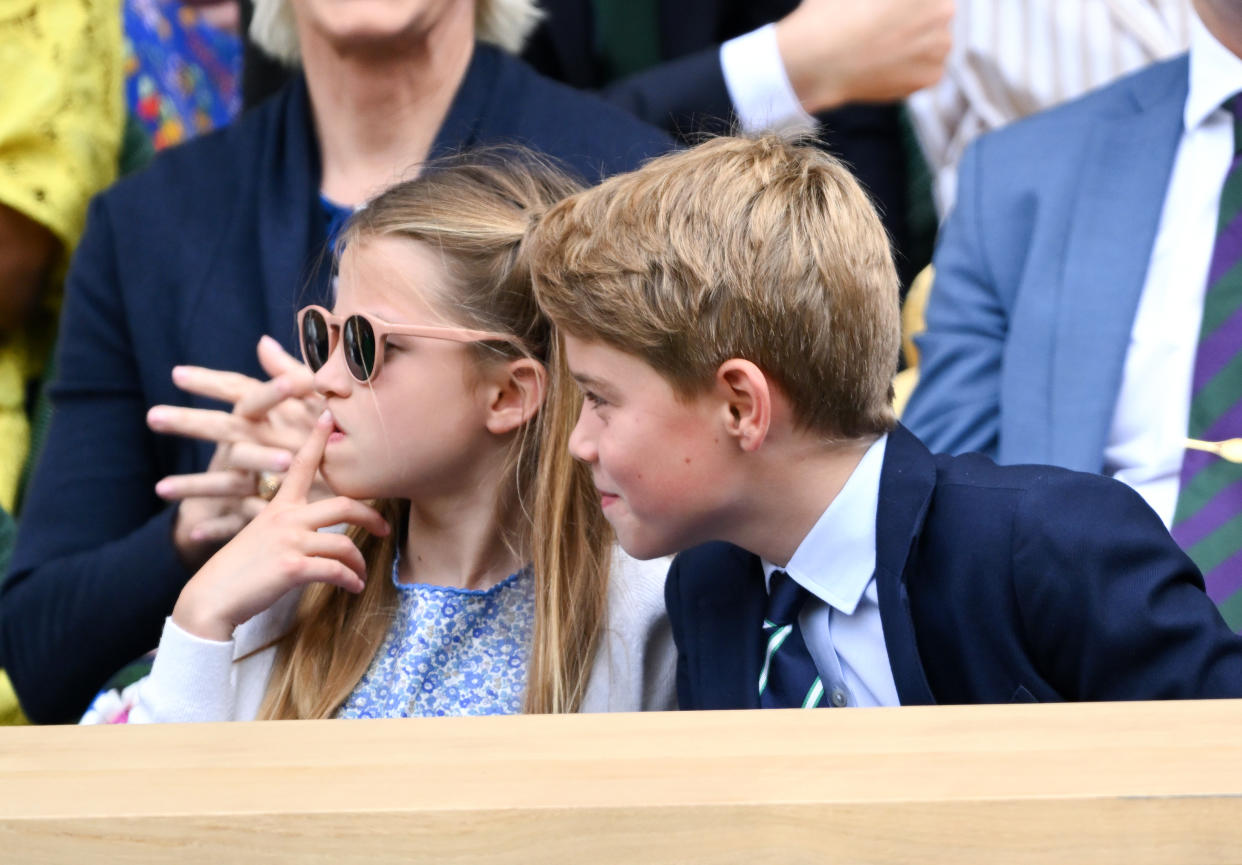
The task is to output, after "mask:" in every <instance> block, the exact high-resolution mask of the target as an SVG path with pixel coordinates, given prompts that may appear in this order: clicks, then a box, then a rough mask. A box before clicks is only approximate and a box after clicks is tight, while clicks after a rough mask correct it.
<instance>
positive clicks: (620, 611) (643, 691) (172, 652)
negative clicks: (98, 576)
mask: <svg viewBox="0 0 1242 865" xmlns="http://www.w3.org/2000/svg"><path fill="white" fill-rule="evenodd" d="M667 570H668V559H654V560H652V561H649V562H640V561H638V560H636V559H633V558H630V557H629V556H627V555H625V554H624V553H622V552H620V551H618V552H617V555H616V557H615V558H614V561H613V572H612V580H611V581H610V584H609V589H608V614H607V625H606V628H605V631H604V634H603V635H602V636H603V640H602V641H601V643H600V647H599V651H598V654H597V655H596V658H595V663H594V666H593V667H592V670H591V677H590V680H589V681H588V683H587V691H586V694H585V695H584V696H583V699H582V711H583V712H637V711H644V710H659V709H673V708H676V697H677V695H676V664H677V650H676V648H675V647H674V645H673V635H672V631H671V629H670V627H669V623H668V616H667V615H666V613H665V610H664V577H665V574H666V572H667ZM298 597H299V593H298V592H290V593H289V594H288V595H286V596H285V597H283V598H281V599H280V600H279V601H278V602H277V603H276V604H274V605H273V606H272V607H271V608H269V609H268V610H266V611H264V612H263V613H260V614H259V615H257V616H255V617H254V618H253V619H251V620H250V621H248V622H246V623H245V624H243V625H241V626H239V627H238V628H237V629H236V631H234V633H233V639H232V640H229V641H226V642H216V641H214V640H204V639H201V638H199V637H196V636H193V635H192V634H189V633H186V632H185V631H183V630H182V629H181V628H179V627H177V625H176V624H175V623H174V622H173V620H172V619H171V618H169V619H167V620H166V621H165V622H164V633H163V636H162V637H161V638H160V647H159V651H158V652H157V653H156V655H155V664H154V666H153V667H152V668H151V674H150V675H149V676H147V677H146V678H145V679H142V680H141V681H140V682H138V683H137V684H136V685H134V686H133V688H134V693H135V694H136V697H137V702H136V703H135V704H134V706H133V708H132V709H131V710H130V713H129V723H131V724H135V723H163V722H188V721H250V720H253V719H254V717H255V715H257V714H258V711H259V705H260V704H261V703H262V702H263V695H264V694H265V693H266V691H267V682H268V679H269V678H270V677H271V673H272V663H273V661H274V659H275V656H276V649H275V647H271V648H268V649H264V650H263V651H262V652H259V653H258V654H255V655H252V656H251V657H249V658H246V659H245V660H243V661H235V660H234V659H236V658H240V657H242V656H244V655H246V654H248V653H250V652H253V651H254V650H255V649H257V648H259V647H260V646H262V645H264V644H266V643H269V642H271V641H272V640H274V639H275V638H277V637H279V636H280V635H281V634H283V633H284V631H285V629H286V628H287V627H288V624H289V622H290V620H291V619H292V617H293V613H294V610H295V609H296V607H297V601H298Z"/></svg>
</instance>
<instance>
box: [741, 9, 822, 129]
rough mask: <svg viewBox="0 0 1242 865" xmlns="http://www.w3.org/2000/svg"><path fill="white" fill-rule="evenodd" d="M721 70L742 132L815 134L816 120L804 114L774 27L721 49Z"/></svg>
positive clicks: (762, 28) (760, 29) (759, 30)
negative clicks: (769, 131)
mask: <svg viewBox="0 0 1242 865" xmlns="http://www.w3.org/2000/svg"><path fill="white" fill-rule="evenodd" d="M720 68H721V71H723V72H724V79H725V87H726V88H727V89H728V91H729V99H730V100H732V102H733V112H734V113H735V114H736V115H737V119H738V123H739V124H740V125H741V127H742V131H743V132H761V131H765V130H772V131H775V132H785V133H795V132H813V131H814V130H815V118H814V117H812V116H811V115H809V114H807V113H806V111H805V110H803V108H802V103H801V102H799V101H798V96H797V94H795V93H794V89H793V85H792V84H790V83H789V75H788V74H787V73H786V72H785V61H783V60H782V59H781V52H780V48H779V46H778V45H777V44H776V25H775V24H768V25H765V26H763V27H760V28H759V29H758V30H752V31H751V32H750V33H747V34H745V35H743V36H738V37H737V38H735V39H730V40H729V41H728V42H725V43H724V44H723V45H721V46H720Z"/></svg>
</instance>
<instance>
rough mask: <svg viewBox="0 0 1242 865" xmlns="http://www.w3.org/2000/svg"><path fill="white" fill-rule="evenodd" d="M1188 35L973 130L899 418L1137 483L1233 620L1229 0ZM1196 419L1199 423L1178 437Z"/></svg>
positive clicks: (976, 444)
mask: <svg viewBox="0 0 1242 865" xmlns="http://www.w3.org/2000/svg"><path fill="white" fill-rule="evenodd" d="M1194 8H1195V10H1196V11H1197V13H1198V17H1197V18H1193V19H1192V20H1191V23H1190V52H1189V55H1188V56H1187V55H1183V56H1180V57H1178V58H1175V59H1173V60H1169V61H1166V62H1164V63H1160V64H1157V65H1155V66H1152V67H1149V68H1147V69H1144V70H1142V71H1140V72H1137V73H1134V74H1132V75H1130V76H1128V77H1126V78H1124V79H1122V80H1121V81H1119V82H1118V83H1116V84H1114V85H1112V86H1110V87H1107V88H1105V89H1103V90H1099V91H1096V92H1094V93H1092V94H1090V95H1088V96H1086V97H1084V98H1082V99H1080V100H1078V101H1076V102H1073V103H1070V104H1068V105H1065V106H1062V107H1060V108H1057V109H1053V110H1051V111H1048V112H1045V113H1042V114H1039V115H1036V116H1034V117H1031V118H1028V119H1026V120H1024V121H1021V122H1018V123H1015V124H1013V125H1012V126H1009V127H1007V128H1005V129H1002V130H1000V131H998V132H995V133H991V134H989V135H984V136H983V137H981V138H979V139H978V140H977V141H976V142H975V143H974V144H972V145H971V146H970V147H968V148H967V150H966V154H965V156H964V157H963V159H962V163H961V169H960V172H959V179H958V193H957V204H956V206H955V208H954V210H953V212H952V214H951V215H950V217H949V219H948V221H947V223H946V224H945V228H944V231H943V233H942V239H941V243H940V246H939V248H938V250H937V253H936V279H935V284H934V286H933V288H932V291H931V299H930V302H929V305H928V308H927V332H926V333H925V334H923V336H922V337H921V338H919V339H918V343H919V349H920V352H921V362H920V374H921V377H920V381H919V384H918V387H917V389H916V390H915V392H914V394H913V396H912V398H911V401H910V403H909V405H908V407H907V408H906V411H905V414H904V415H903V422H904V423H906V425H907V426H909V427H910V428H911V429H912V430H913V431H914V432H915V433H917V434H918V435H919V436H920V437H921V438H922V439H923V440H924V441H925V442H926V443H927V444H928V445H929V446H930V447H931V448H932V449H933V450H938V451H946V452H952V453H957V452H962V451H970V450H979V451H983V452H984V453H987V454H989V455H991V456H993V457H995V458H996V459H997V460H998V461H1000V462H1002V463H1048V464H1052V465H1060V466H1067V467H1069V468H1073V469H1079V470H1083V471H1091V472H1103V473H1105V474H1108V475H1112V476H1114V477H1116V478H1118V479H1119V480H1122V481H1125V482H1126V483H1128V484H1130V485H1131V486H1133V487H1134V488H1135V489H1136V490H1138V492H1139V493H1141V494H1142V495H1143V497H1144V498H1145V499H1146V500H1147V502H1148V504H1150V505H1151V506H1152V508H1153V509H1154V510H1155V511H1156V512H1157V513H1158V514H1159V515H1160V516H1161V517H1162V518H1163V519H1164V521H1165V523H1166V524H1167V525H1169V526H1170V528H1171V530H1172V532H1173V536H1174V538H1176V539H1177V540H1178V542H1179V543H1181V544H1182V546H1183V548H1184V549H1186V551H1187V552H1188V553H1189V554H1190V557H1191V558H1192V559H1194V560H1195V563H1196V564H1197V565H1199V567H1200V568H1201V569H1202V570H1203V572H1204V577H1205V580H1206V583H1207V589H1208V594H1209V595H1210V596H1211V597H1212V598H1213V599H1214V600H1215V601H1216V602H1217V604H1218V605H1219V606H1220V609H1221V612H1222V613H1223V614H1224V616H1225V619H1226V621H1228V622H1229V623H1230V625H1231V626H1232V627H1233V628H1234V629H1235V630H1236V629H1239V628H1242V591H1240V590H1242V552H1240V550H1242V528H1240V526H1242V466H1239V465H1237V464H1235V463H1233V462H1230V461H1229V460H1226V459H1224V458H1222V457H1221V456H1218V455H1216V454H1214V453H1210V452H1206V451H1203V450H1198V449H1196V448H1204V447H1207V448H1215V447H1217V446H1216V445H1214V444H1212V443H1214V442H1220V441H1222V440H1228V439H1231V438H1234V437H1238V436H1242V352H1240V349H1242V329H1240V328H1242V266H1239V262H1242V241H1240V238H1242V222H1239V218H1238V217H1239V212H1240V211H1242V168H1240V166H1242V159H1239V157H1238V154H1239V153H1242V100H1240V99H1239V97H1238V94H1239V93H1242V3H1239V2H1237V0H1195V2H1194ZM1188 438H1189V439H1192V440H1194V441H1188Z"/></svg>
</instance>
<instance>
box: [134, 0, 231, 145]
mask: <svg viewBox="0 0 1242 865" xmlns="http://www.w3.org/2000/svg"><path fill="white" fill-rule="evenodd" d="M240 70H241V40H240V39H239V38H238V36H237V34H235V33H229V32H226V31H223V30H219V29H217V28H216V27H214V26H213V25H211V24H210V23H208V22H207V21H205V20H203V18H202V15H201V14H200V13H199V12H198V11H196V10H194V9H192V8H190V7H188V6H182V5H181V4H179V3H171V2H168V0H126V3H125V98H126V101H127V103H128V104H129V106H130V108H131V110H132V111H133V112H134V113H135V114H136V115H137V116H138V119H139V120H140V121H142V125H143V127H144V128H145V129H146V130H147V133H148V134H149V135H150V136H151V140H152V142H153V143H154V144H155V148H156V150H162V149H163V148H165V147H171V146H172V145H174V144H179V143H181V142H182V141H185V140H186V139H188V138H192V137H193V136H195V135H198V134H200V133H203V132H209V131H210V130H212V129H215V128H216V127H218V126H223V125H225V124H226V123H228V122H229V121H230V120H232V119H233V117H234V116H235V115H236V114H237V111H238V109H239V108H240V106H241V91H240V89H239V87H240V85H239V72H240Z"/></svg>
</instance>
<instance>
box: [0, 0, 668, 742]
mask: <svg viewBox="0 0 1242 865" xmlns="http://www.w3.org/2000/svg"><path fill="white" fill-rule="evenodd" d="M256 12H257V21H256V24H257V25H259V26H258V29H257V30H256V32H257V33H258V34H259V38H260V41H261V42H262V44H263V45H264V47H265V48H266V49H267V50H268V51H270V52H272V53H274V54H276V55H278V56H281V57H282V58H284V59H285V60H286V61H287V62H291V63H296V64H298V69H299V71H298V73H297V74H296V75H295V76H294V78H293V80H291V81H290V82H289V83H288V85H286V87H285V88H284V89H283V90H282V91H281V92H280V93H279V94H277V95H276V96H275V97H274V98H272V99H270V100H268V101H267V102H265V103H264V104H263V105H262V106H260V107H258V108H256V109H255V110H254V111H251V112H248V113H247V114H246V115H244V116H243V117H242V118H240V119H239V121H238V122H237V123H235V124H233V125H232V126H230V127H227V128H226V129H224V130H221V131H218V132H216V133H212V134H210V135H207V136H203V137H201V138H198V139H195V140H194V141H191V142H189V143H187V144H186V145H183V146H181V147H176V148H172V149H170V150H167V151H164V152H163V153H161V154H160V155H159V156H158V157H157V158H156V160H155V161H154V163H153V164H152V165H151V166H150V167H149V168H148V169H147V170H146V171H144V172H143V173H141V174H139V175H137V176H135V177H132V178H128V179H126V180H125V181H122V182H121V183H119V184H117V185H116V186H115V187H114V188H113V189H112V190H110V191H109V192H108V193H106V194H105V195H103V196H101V197H100V198H99V199H98V200H96V201H95V202H94V204H93V205H92V208H91V213H90V216H89V219H88V224H87V230H86V234H85V236H84V237H83V240H82V244H81V247H80V249H79V252H78V255H77V257H76V258H75V261H74V266H73V268H72V271H71V272H70V275H69V280H68V285H67V292H66V300H65V309H64V316H63V319H62V325H61V336H60V343H59V353H58V365H59V379H58V382H57V384H56V386H55V388H54V390H53V400H54V402H55V406H56V412H55V415H54V417H53V422H52V425H51V429H50V430H49V433H48V438H47V443H46V445H45V449H44V452H43V457H42V459H41V461H40V463H39V466H38V468H37V470H36V473H35V476H34V479H33V482H32V485H31V490H30V494H29V500H28V504H27V508H26V512H25V514H24V518H23V521H22V524H21V526H20V530H19V538H18V545H17V550H16V551H15V553H14V558H13V563H12V568H11V576H10V578H9V580H8V582H7V583H6V584H5V586H4V589H3V595H2V596H0V643H2V645H3V656H4V660H5V662H6V665H7V667H8V671H9V674H10V676H11V678H12V680H13V684H14V686H15V687H16V690H17V693H18V696H19V697H20V699H21V701H22V705H23V707H24V708H25V710H26V713H27V715H29V716H30V717H31V718H32V719H34V720H36V721H44V722H46V721H58V720H66V721H67V720H72V719H75V718H76V716H78V715H79V714H80V713H81V712H82V710H83V709H84V708H85V706H86V705H87V704H88V703H89V701H90V699H91V697H92V696H93V695H94V693H95V691H96V689H98V688H99V687H100V685H101V684H103V682H104V681H105V680H106V679H107V678H108V677H109V676H110V675H111V674H112V673H113V672H114V671H116V670H117V669H118V668H120V667H121V666H122V665H124V664H126V663H127V662H129V661H130V660H131V659H133V658H135V657H137V656H138V655H140V654H142V653H144V652H146V651H147V650H149V649H151V648H152V647H153V646H154V645H155V644H156V642H157V640H158V637H159V633H160V628H161V625H162V623H163V621H164V618H165V616H167V615H168V613H169V611H170V610H171V609H172V606H173V603H174V601H175V600H176V597H177V595H178V593H179V591H180V589H181V587H182V586H183V585H184V584H185V582H186V580H187V579H188V577H189V575H190V574H191V573H192V572H193V571H194V570H195V569H197V568H198V567H199V566H200V565H201V564H202V563H203V562H204V561H205V560H206V558H207V557H208V556H209V555H210V554H211V552H213V551H214V550H215V549H216V548H218V546H219V544H220V543H221V542H222V541H223V540H226V539H227V538H228V537H230V536H231V535H232V534H233V533H235V532H236V531H237V530H238V529H239V528H240V527H241V526H242V525H244V524H245V522H246V521H248V519H249V518H250V517H252V516H253V515H254V514H255V513H257V511H258V509H259V508H260V507H261V506H262V504H263V501H262V500H261V499H259V498H258V497H257V496H256V493H257V492H258V472H260V471H267V472H274V473H279V472H281V471H283V469H285V468H287V466H288V463H289V459H290V453H291V450H292V449H293V448H295V447H296V446H297V445H298V443H299V442H300V441H301V440H302V439H303V438H304V437H305V433H306V431H307V430H308V429H309V425H310V422H311V420H312V419H313V417H314V416H315V412H314V411H313V407H312V406H311V405H309V404H303V403H302V401H301V400H284V399H283V397H284V396H286V395H287V393H286V392H285V391H283V390H282V388H284V387H286V386H290V385H291V384H292V383H295V382H300V381H304V378H299V374H301V375H302V376H304V377H308V376H309V374H308V373H307V372H306V371H305V369H303V368H302V367H301V364H300V363H299V362H297V361H294V360H293V358H292V357H290V356H289V355H288V354H287V350H289V349H291V348H292V347H293V345H294V334H295V327H294V313H295V310H296V309H297V308H298V307H299V306H300V305H303V304H305V303H308V302H317V303H321V304H327V305H330V303H331V300H330V297H329V295H330V273H329V272H328V271H329V268H328V267H326V266H321V267H315V266H314V265H315V263H316V261H318V260H320V259H321V258H322V254H323V250H324V246H325V242H326V240H327V237H328V233H329V230H330V225H332V224H333V223H335V222H339V221H340V219H341V218H342V215H343V214H347V213H348V212H350V211H351V209H352V208H354V207H355V206H357V205H359V204H361V203H363V202H365V200H366V199H367V198H368V197H369V196H371V195H373V194H374V193H375V192H377V191H378V190H380V189H381V188H383V187H384V186H386V185H388V184H390V183H392V182H393V181H395V180H397V179H399V178H401V177H403V176H410V175H411V173H412V172H414V171H416V170H417V169H416V166H417V165H418V164H419V163H421V162H422V161H424V160H425V159H427V158H428V157H429V156H434V155H437V154H442V153H447V152H449V151H454V150H457V149H460V148H465V147H469V146H471V145H474V144H483V143H494V142H502V141H516V142H521V143H524V144H526V145H528V146H530V147H532V148H533V149H535V150H537V151H541V152H543V153H545V154H547V155H550V156H552V157H554V158H556V159H559V160H561V161H562V162H563V163H564V164H565V165H567V166H568V167H569V168H570V169H571V170H573V171H575V172H576V173H578V174H580V175H582V176H583V177H584V178H587V179H589V180H594V179H598V178H599V177H600V176H601V175H602V174H605V173H609V172H613V171H618V170H625V169H629V168H632V167H634V166H635V165H637V164H638V163H639V162H640V161H641V160H642V159H643V158H645V157H648V156H651V155H653V154H655V153H657V152H660V151H662V150H664V149H665V148H667V147H668V146H669V145H670V143H671V142H670V141H669V139H668V138H667V137H666V136H664V135H663V134H662V133H660V132H659V131H658V130H655V129H653V128H651V127H648V126H646V125H644V124H642V123H641V122H639V121H637V120H636V119H634V118H633V117H631V116H630V115H628V114H626V113H625V112H622V111H620V110H619V109H617V108H614V107H611V106H608V105H606V104H604V103H602V102H600V101H599V100H597V99H595V98H594V97H592V96H589V95H586V94H582V93H579V92H577V91H574V90H572V89H570V88H567V87H564V86H562V85H559V84H556V83H554V82H550V81H548V80H546V79H544V78H542V77H540V76H538V75H537V74H535V73H534V72H533V71H532V70H531V69H530V68H529V67H527V66H526V65H525V64H523V63H522V62H521V61H519V60H517V59H516V58H515V57H513V56H511V55H510V54H509V53H508V51H512V50H516V49H518V48H520V46H521V44H522V42H523V40H524V38H525V36H526V34H527V32H528V31H529V28H530V26H531V25H532V24H533V23H534V19H535V12H534V10H533V8H532V7H531V6H530V4H529V3H528V2H526V0H480V2H479V3H478V4H477V5H476V3H475V2H472V0H390V2H358V3H348V4H342V3H338V2H332V0H292V2H291V3H284V2H282V0H263V2H261V3H260V5H259V7H258V8H257V10H256ZM476 39H477V41H476ZM498 46H504V48H501V47H498ZM506 49H507V50H506ZM265 334H270V335H272V336H274V337H275V338H276V341H275V342H274V341H271V340H267V341H264V342H263V343H262V344H260V337H263V336H264V335H265ZM278 343H279V344H278ZM256 344H260V349H259V354H260V356H261V358H262V360H263V364H262V365H261V364H260V361H259V359H258V358H256ZM281 344H283V347H282V345H281ZM178 364H189V365H193V366H194V367H195V368H194V369H190V370H183V371H182V372H180V373H178V382H179V383H180V384H182V385H184V386H185V388H186V389H187V390H188V391H190V392H191V393H192V395H191V397H190V398H189V399H188V403H189V406H190V408H176V407H175V406H176V404H181V405H184V404H185V403H186V402H187V399H186V397H185V396H184V395H183V394H181V393H180V392H179V391H178V389H177V387H175V386H174V382H173V381H172V380H171V378H170V373H171V371H172V369H173V367H174V366H176V365H178ZM204 368H205V369H204ZM212 371H217V372H212ZM219 371H229V372H219ZM269 375H278V376H279V378H278V380H277V381H276V383H275V384H271V383H269V382H267V377H268V376H269ZM213 397H214V399H213ZM219 400H224V401H225V402H226V403H234V404H237V412H236V413H234V414H230V413H228V412H226V411H223V410H221V409H220V406H221V402H220V401H219ZM161 404H167V408H166V409H165V410H164V411H163V412H155V413H153V414H152V416H151V423H152V425H153V426H154V427H156V428H157V429H159V430H161V431H167V432H186V431H193V432H194V433H195V434H196V435H199V436H201V437H203V439H205V440H203V441H197V442H196V441H191V440H188V439H185V438H182V437H174V436H168V437H165V436H159V435H154V434H153V433H152V432H151V431H150V430H149V429H148V427H147V424H146V416H147V412H148V409H150V408H151V407H152V406H156V405H161ZM272 405H276V406H278V408H277V409H276V410H274V411H272V412H270V413H269V412H268V411H267V408H268V407H270V406H272ZM194 409H197V410H198V411H197V413H196V412H195V411H193V410H194ZM217 440H219V441H220V442H221V444H220V445H219V447H217ZM157 483H159V484H160V489H159V493H160V495H157V492H156V485H157ZM169 502H173V504H169Z"/></svg>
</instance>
